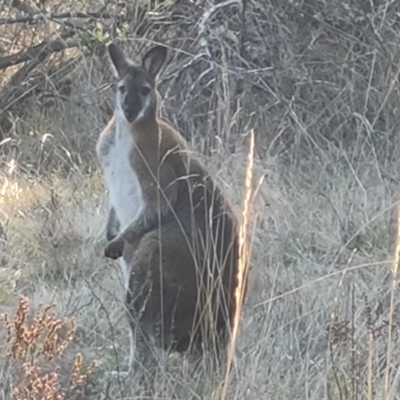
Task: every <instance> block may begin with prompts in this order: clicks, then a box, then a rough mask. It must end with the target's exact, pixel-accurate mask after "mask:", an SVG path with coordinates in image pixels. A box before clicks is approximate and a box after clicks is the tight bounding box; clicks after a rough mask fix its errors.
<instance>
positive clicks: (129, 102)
mask: <svg viewBox="0 0 400 400" xmlns="http://www.w3.org/2000/svg"><path fill="white" fill-rule="evenodd" d="M141 106H142V105H141V102H140V98H139V96H127V98H126V99H125V102H124V105H123V110H124V113H125V117H126V119H127V120H128V122H133V121H135V119H136V118H137V116H138V115H139V113H140V110H141V108H142V107H141Z"/></svg>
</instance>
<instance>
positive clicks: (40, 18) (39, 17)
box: [0, 11, 112, 25]
mask: <svg viewBox="0 0 400 400" xmlns="http://www.w3.org/2000/svg"><path fill="white" fill-rule="evenodd" d="M66 18H95V19H99V18H112V15H111V14H109V13H103V12H90V13H84V12H73V11H72V12H65V13H60V14H57V13H43V14H42V13H35V14H33V15H30V16H26V17H19V18H8V19H7V18H0V25H11V24H22V23H26V22H29V23H31V24H38V23H41V22H45V21H48V20H56V19H59V20H60V19H66Z"/></svg>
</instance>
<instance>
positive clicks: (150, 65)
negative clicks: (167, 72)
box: [142, 46, 167, 79]
mask: <svg viewBox="0 0 400 400" xmlns="http://www.w3.org/2000/svg"><path fill="white" fill-rule="evenodd" d="M166 58H167V48H166V47H164V46H156V47H153V48H152V49H150V50H149V51H148V52H147V53H146V54H145V55H144V56H143V59H142V66H143V68H144V69H145V70H146V71H147V72H148V73H149V75H150V76H151V78H153V79H155V78H156V76H157V74H158V73H159V72H160V69H161V67H162V66H163V64H164V61H165V59H166Z"/></svg>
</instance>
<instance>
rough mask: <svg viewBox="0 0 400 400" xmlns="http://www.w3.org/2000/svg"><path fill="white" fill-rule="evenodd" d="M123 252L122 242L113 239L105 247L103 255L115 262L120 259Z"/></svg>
mask: <svg viewBox="0 0 400 400" xmlns="http://www.w3.org/2000/svg"><path fill="white" fill-rule="evenodd" d="M123 252H124V241H123V240H122V239H118V238H116V239H114V240H112V241H111V242H110V243H108V245H107V247H106V248H105V250H104V255H105V256H106V257H107V258H112V259H113V260H117V259H118V258H120V257H122V254H123Z"/></svg>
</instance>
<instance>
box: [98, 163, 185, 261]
mask: <svg viewBox="0 0 400 400" xmlns="http://www.w3.org/2000/svg"><path fill="white" fill-rule="evenodd" d="M159 179H160V184H159V185H157V184H153V185H149V186H148V187H147V188H146V192H145V196H146V199H148V200H147V201H146V206H145V208H144V210H143V211H142V212H141V213H140V214H139V216H138V217H137V218H136V219H135V220H134V221H132V222H131V223H130V224H129V225H128V227H127V228H126V229H125V230H124V231H123V232H121V233H120V234H119V235H118V236H117V237H116V238H114V239H113V240H112V241H111V242H110V243H109V244H108V245H107V247H106V249H105V251H104V255H105V256H106V257H108V258H112V259H113V260H116V259H118V258H120V257H122V254H123V252H124V247H125V244H126V243H128V244H129V245H131V246H133V247H136V246H137V244H138V242H139V240H140V239H141V237H142V236H143V235H144V234H145V233H147V232H149V231H150V230H152V229H154V228H156V227H157V226H158V225H159V224H160V223H162V221H163V219H164V217H165V216H167V215H168V214H170V213H171V210H172V209H173V207H174V205H175V202H176V199H177V195H178V181H177V179H176V174H175V171H174V170H173V169H172V167H170V166H169V165H168V164H167V165H164V166H163V169H162V171H161V172H160V177H159ZM162 188H164V189H162ZM160 217H161V221H160Z"/></svg>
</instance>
